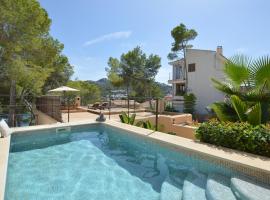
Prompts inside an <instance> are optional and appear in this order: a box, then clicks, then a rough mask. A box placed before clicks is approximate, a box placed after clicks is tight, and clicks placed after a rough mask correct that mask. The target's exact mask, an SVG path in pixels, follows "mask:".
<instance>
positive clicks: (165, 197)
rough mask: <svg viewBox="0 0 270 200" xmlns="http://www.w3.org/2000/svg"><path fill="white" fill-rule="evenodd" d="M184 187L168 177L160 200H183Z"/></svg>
mask: <svg viewBox="0 0 270 200" xmlns="http://www.w3.org/2000/svg"><path fill="white" fill-rule="evenodd" d="M181 199H182V185H179V184H177V183H176V182H175V181H173V180H171V179H170V177H169V176H168V177H167V178H166V179H165V181H164V182H163V183H162V186H161V193H160V200H181Z"/></svg>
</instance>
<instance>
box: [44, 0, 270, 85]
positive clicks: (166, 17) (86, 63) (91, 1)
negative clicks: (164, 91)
mask: <svg viewBox="0 0 270 200" xmlns="http://www.w3.org/2000/svg"><path fill="white" fill-rule="evenodd" d="M40 3H41V5H42V7H44V8H45V9H46V10H47V12H48V13H49V17H50V18H51V19H52V27H51V34H52V35H53V36H54V37H55V38H57V39H58V40H60V41H61V42H62V43H64V45H65V49H64V54H65V55H66V56H68V58H69V60H70V63H71V64H72V65H73V66H74V71H75V74H74V76H73V78H76V77H77V78H79V79H81V80H98V79H100V78H103V77H106V72H105V67H106V66H107V61H108V58H109V57H110V56H112V57H117V58H119V57H120V55H121V54H122V53H124V52H127V51H128V50H130V49H132V48H134V47H136V46H138V45H139V46H141V47H142V49H143V50H144V51H145V52H146V53H147V54H150V53H154V54H158V55H159V56H161V58H162V67H161V69H160V71H159V73H158V75H157V77H156V79H157V80H158V81H160V82H164V83H166V82H167V80H168V78H169V73H170V72H171V67H170V66H169V65H168V60H167V54H168V53H169V51H170V46H171V43H172V38H171V35H170V31H171V29H172V28H173V27H175V26H176V25H178V24H180V23H181V22H182V23H184V24H185V25H186V26H187V27H188V28H194V29H195V30H196V31H197V32H198V37H197V38H196V39H195V40H194V41H193V42H192V44H193V45H194V48H199V49H210V50H215V49H216V46H217V45H222V46H223V49H224V50H223V52H224V55H225V56H227V57H230V56H232V55H234V54H236V53H245V54H247V55H250V56H254V57H256V56H261V55H266V54H270V39H269V36H270V26H269V20H270V12H269V8H270V1H268V0H256V1H255V0H185V1H184V0H136V1H134V0H113V1H112V0H76V1H72V0H40Z"/></svg>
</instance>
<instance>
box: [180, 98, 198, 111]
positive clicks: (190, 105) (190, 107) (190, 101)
mask: <svg viewBox="0 0 270 200" xmlns="http://www.w3.org/2000/svg"><path fill="white" fill-rule="evenodd" d="M196 100H197V98H196V96H195V95H194V94H193V93H190V94H185V95H184V110H183V111H184V113H190V114H192V115H193V114H194V113H195V106H196Z"/></svg>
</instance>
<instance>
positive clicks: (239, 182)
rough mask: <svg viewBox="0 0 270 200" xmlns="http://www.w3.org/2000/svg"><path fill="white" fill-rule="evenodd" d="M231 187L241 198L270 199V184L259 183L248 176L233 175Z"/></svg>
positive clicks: (253, 199) (249, 199)
mask: <svg viewBox="0 0 270 200" xmlns="http://www.w3.org/2000/svg"><path fill="white" fill-rule="evenodd" d="M231 189H232V191H233V192H234V194H235V195H236V197H238V198H239V199H245V200H269V199H270V186H269V185H265V184H263V183H258V182H256V181H254V180H251V179H249V178H247V177H233V178H232V179H231Z"/></svg>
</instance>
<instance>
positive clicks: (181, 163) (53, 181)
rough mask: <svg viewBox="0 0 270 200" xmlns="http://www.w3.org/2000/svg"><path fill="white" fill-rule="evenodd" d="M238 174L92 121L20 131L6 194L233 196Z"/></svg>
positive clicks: (83, 199)
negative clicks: (232, 182)
mask: <svg viewBox="0 0 270 200" xmlns="http://www.w3.org/2000/svg"><path fill="white" fill-rule="evenodd" d="M235 175H236V173H235V172H233V171H231V170H228V169H225V168H223V167H221V166H218V165H214V164H211V163H209V162H206V161H204V160H201V159H199V158H194V157H190V156H188V155H185V154H183V153H181V152H177V151H174V150H173V149H169V148H168V147H165V146H161V145H160V144H157V143H155V142H152V141H150V140H146V139H144V138H141V137H139V136H136V135H134V134H128V133H126V132H123V131H121V130H118V129H115V128H109V127H105V126H101V125H91V126H82V127H75V128H72V130H71V131H70V132H62V133H56V132H55V130H47V131H40V132H35V133H30V132H29V133H24V134H14V135H13V136H12V139H11V150H10V155H9V165H8V177H7V185H6V194H5V199H6V200H22V199H25V200H38V199H40V200H47V199H50V200H62V199H66V200H69V199H70V200H87V199H90V200H91V199H93V200H96V199H100V200H107V199H108V200H121V199H130V200H176V199H178V200H181V199H184V200H185V199H186V200H190V199H191V200H192V199H196V200H200V199H213V198H211V196H213V195H216V196H217V197H218V198H219V196H222V195H223V197H224V198H221V199H228V200H229V199H235V195H234V194H233V193H232V191H231V189H230V187H229V183H228V181H230V178H231V177H232V176H235ZM216 182H218V184H216ZM220 182H221V184H219V183H220ZM216 188H217V189H216ZM218 195H219V196H218ZM218 198H216V199H218Z"/></svg>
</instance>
